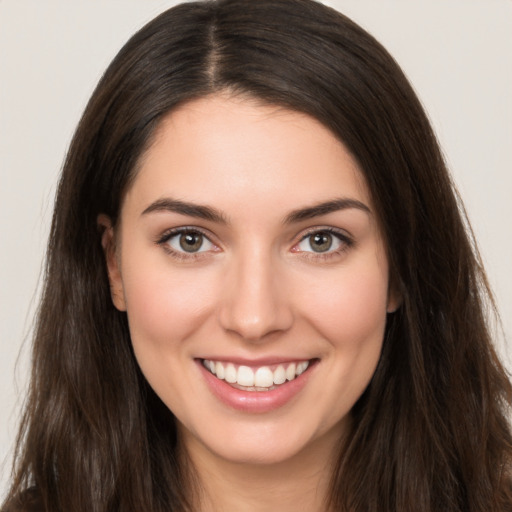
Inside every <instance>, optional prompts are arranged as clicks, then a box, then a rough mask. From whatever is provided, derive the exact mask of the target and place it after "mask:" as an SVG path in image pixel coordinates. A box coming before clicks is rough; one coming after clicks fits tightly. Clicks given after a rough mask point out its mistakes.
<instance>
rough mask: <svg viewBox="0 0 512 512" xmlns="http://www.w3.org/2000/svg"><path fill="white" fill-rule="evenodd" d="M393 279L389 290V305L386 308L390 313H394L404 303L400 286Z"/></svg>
mask: <svg viewBox="0 0 512 512" xmlns="http://www.w3.org/2000/svg"><path fill="white" fill-rule="evenodd" d="M393 281H394V280H392V282H391V283H390V284H389V290H388V305H387V308H386V311H387V312H388V313H394V312H395V311H396V310H397V309H398V308H399V307H400V306H401V305H402V294H401V293H400V292H399V291H398V286H397V285H396V283H394V282H393Z"/></svg>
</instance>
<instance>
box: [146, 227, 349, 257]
mask: <svg viewBox="0 0 512 512" xmlns="http://www.w3.org/2000/svg"><path fill="white" fill-rule="evenodd" d="M322 233H327V234H329V235H332V236H333V237H335V238H336V239H337V240H338V241H339V242H340V244H341V247H339V248H338V249H335V250H328V251H326V252H314V251H300V250H295V248H296V247H298V246H299V245H300V244H301V243H302V242H303V241H305V240H307V239H308V238H309V237H311V236H313V235H317V234H322ZM184 234H194V235H201V236H202V237H204V239H205V240H207V241H208V242H209V243H210V244H212V245H213V246H214V247H217V246H216V244H215V243H214V242H212V241H211V238H210V236H209V235H208V234H206V233H205V232H204V231H203V230H202V229H200V228H197V227H193V226H183V227H179V228H173V229H169V230H167V231H166V232H164V233H163V234H162V235H161V236H160V237H159V238H158V239H157V240H156V244H157V245H160V246H162V247H163V248H164V250H165V251H166V252H167V253H168V254H170V255H171V256H172V257H173V258H176V259H178V260H185V261H191V260H197V259H200V258H202V257H205V256H206V255H207V254H206V253H208V252H209V251H200V252H186V251H177V250H175V249H173V248H172V247H171V246H170V244H169V241H170V240H171V239H172V238H174V237H176V236H178V235H184ZM354 245H355V241H354V240H353V239H352V238H351V237H350V236H348V235H347V234H346V233H345V232H342V231H341V230H338V229H335V228H332V227H315V228H310V229H309V230H308V231H307V232H306V233H305V234H304V235H302V236H301V238H300V240H299V241H298V242H297V243H295V245H294V246H293V247H292V252H295V253H301V254H302V256H303V257H304V258H307V259H310V260H315V261H327V260H330V259H331V258H335V257H337V256H340V255H341V254H343V253H344V252H346V251H347V250H349V249H350V248H351V247H353V246H354Z"/></svg>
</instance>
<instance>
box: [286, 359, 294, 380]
mask: <svg viewBox="0 0 512 512" xmlns="http://www.w3.org/2000/svg"><path fill="white" fill-rule="evenodd" d="M286 379H287V380H293V379H295V363H292V364H291V365H289V366H288V368H286Z"/></svg>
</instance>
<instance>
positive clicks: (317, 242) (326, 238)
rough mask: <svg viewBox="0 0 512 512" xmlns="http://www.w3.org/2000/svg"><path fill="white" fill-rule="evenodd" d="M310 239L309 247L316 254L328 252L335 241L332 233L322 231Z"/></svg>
mask: <svg viewBox="0 0 512 512" xmlns="http://www.w3.org/2000/svg"><path fill="white" fill-rule="evenodd" d="M308 238H309V246H310V247H311V249H312V250H313V251H314V252H326V251H328V250H329V249H330V248H331V247H332V242H333V240H332V235H331V234H330V233H326V232H323V231H320V232H319V233H314V234H312V235H310V236H309V237H308Z"/></svg>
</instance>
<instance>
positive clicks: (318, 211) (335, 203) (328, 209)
mask: <svg viewBox="0 0 512 512" xmlns="http://www.w3.org/2000/svg"><path fill="white" fill-rule="evenodd" d="M350 208H355V209H357V210H362V211H363V212H365V213H368V214H371V213H372V212H371V210H370V208H369V207H368V206H367V205H365V204H364V203H362V202H361V201H358V200H357V199H352V198H346V197H342V198H338V199H332V200H331V201H325V202H322V203H318V204H315V205H313V206H308V207H306V208H299V209H298V210H294V211H292V212H290V213H289V214H288V215H287V216H286V217H285V219H284V222H285V224H293V223H296V222H301V221H304V220H309V219H313V218H314V217H320V216H321V215H327V214H329V213H333V212H337V211H339V210H347V209H350Z"/></svg>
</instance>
